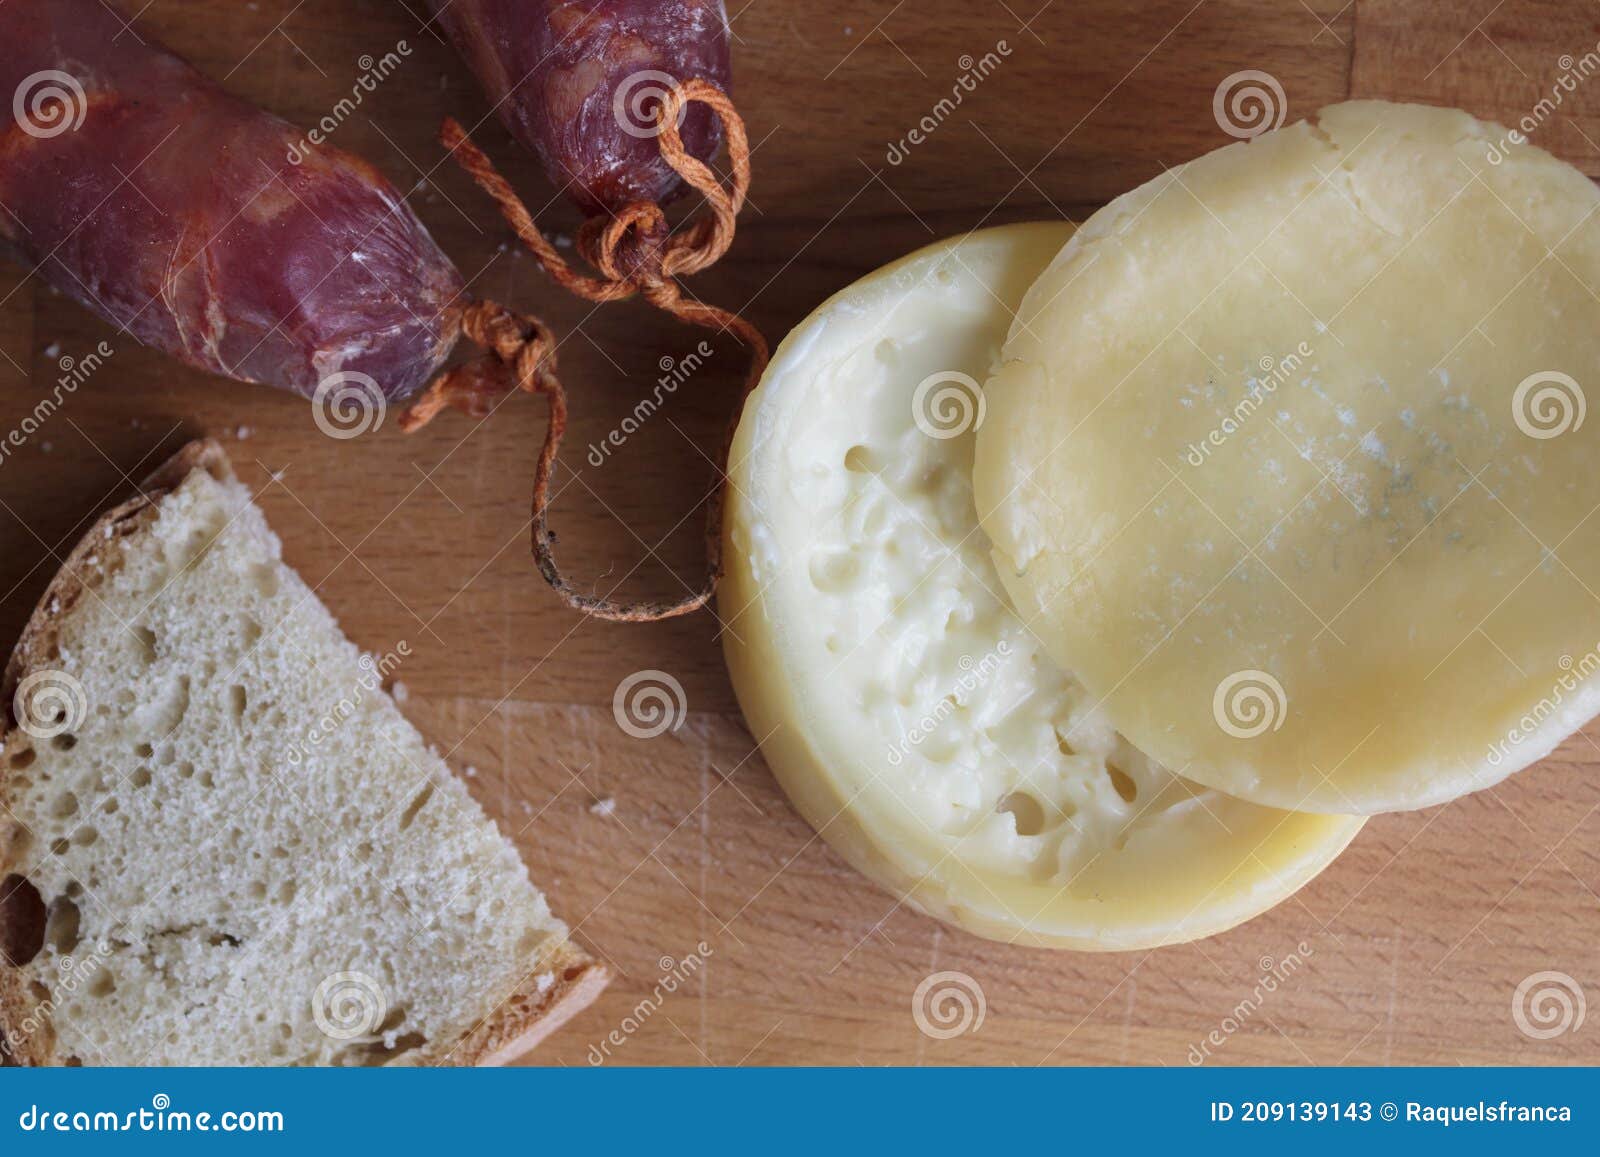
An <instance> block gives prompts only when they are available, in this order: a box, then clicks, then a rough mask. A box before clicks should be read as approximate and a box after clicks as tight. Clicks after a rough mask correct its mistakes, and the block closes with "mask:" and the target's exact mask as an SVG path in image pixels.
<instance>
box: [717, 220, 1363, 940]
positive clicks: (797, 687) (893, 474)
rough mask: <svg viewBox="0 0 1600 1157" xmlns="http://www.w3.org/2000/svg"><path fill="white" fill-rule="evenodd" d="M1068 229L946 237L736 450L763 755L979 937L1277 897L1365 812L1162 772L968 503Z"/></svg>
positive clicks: (1127, 930)
mask: <svg viewBox="0 0 1600 1157" xmlns="http://www.w3.org/2000/svg"><path fill="white" fill-rule="evenodd" d="M1070 234H1071V227H1070V226H1069V225H1065V224H1045V225H1020V226H1012V227H1008V228H1003V229H994V230H989V231H986V232H981V233H976V234H973V235H971V236H969V237H965V238H963V239H961V240H958V241H953V242H948V243H945V244H941V245H935V246H933V247H931V248H929V249H925V250H922V251H921V252H919V253H916V254H913V255H912V256H910V257H908V258H906V259H905V260H903V261H900V262H897V263H896V264H894V265H891V266H889V267H888V268H886V269H883V270H880V271H879V272H877V273H874V274H872V275H871V276H869V277H867V278H865V279H864V280H862V281H860V282H858V283H857V284H855V285H853V286H851V287H850V288H848V289H846V290H844V291H843V292H842V293H840V294H838V295H837V296H835V297H834V298H833V299H831V300H830V301H828V302H827V303H826V304H824V305H823V306H822V307H821V308H820V309H818V310H817V311H816V312H815V313H814V314H812V315H811V317H809V318H808V319H807V320H806V321H804V322H803V323H802V324H801V325H800V326H799V327H797V328H796V329H795V330H794V332H793V333H791V334H790V335H789V337H788V339H787V340H786V341H785V342H784V343H783V345H782V347H781V348H780V349H779V350H778V352H777V354H776V356H775V357H774V359H773V361H772V365H771V367H770V368H769V369H768V370H767V373H766V375H765V377H764V378H763V379H762V382H761V385H760V388H759V389H758V390H757V391H756V392H755V393H754V394H753V395H752V396H751V398H750V401H749V403H748V405H747V407H746V409H745V411H744V415H743V420H742V421H741V423H740V426H739V430H738V436H737V439H736V441H735V444H734V447H733V453H732V466H731V471H730V477H731V482H732V485H731V487H730V492H729V506H728V513H727V519H726V532H725V535H726V541H725V548H726V555H727V559H728V574H727V576H726V579H725V580H724V583H723V586H722V587H721V592H720V595H719V609H720V612H721V615H722V617H723V619H724V621H725V623H726V630H725V632H724V635H723V637H724V640H725V649H726V654H727V660H728V667H729V670H730V671H731V673H732V676H733V683H734V686H735V688H736V690H737V692H738V696H739V702H740V704H741V706H742V707H743V709H744V712H745V716H746V719H747V720H748V722H749V725H750V728H751V731H752V732H753V734H754V735H755V737H756V738H757V739H758V740H759V741H760V743H761V748H762V751H763V752H764V753H765V755H766V758H767V761H768V763H769V764H770V765H771V766H772V768H773V770H774V771H775V772H776V774H777V776H778V778H779V780H780V781H781V783H782V784H783V786H784V787H785V789H786V790H787V791H788V793H789V795H790V797H791V798H792V799H793V800H794V802H795V804H796V806H797V807H798V808H799V809H800V811H801V813H802V814H803V815H804V816H805V817H806V818H807V819H808V820H809V821H810V822H811V824H812V825H813V826H814V827H815V828H816V829H817V830H818V831H819V832H820V833H821V834H822V835H823V837H824V838H826V839H827V840H828V841H829V842H830V843H831V844H833V845H834V846H835V847H836V848H837V849H838V850H839V851H841V852H842V853H843V854H844V855H845V857H846V858H847V859H848V860H850V861H851V863H852V864H854V865H855V866H856V867H857V868H859V869H860V870H861V871H863V872H865V873H866V874H867V875H869V876H871V877H872V878H873V879H875V880H877V881H878V882H880V883H881V884H883V885H884V886H885V887H887V888H889V889H891V890H892V891H893V892H895V893H896V894H897V895H898V896H900V897H902V898H904V899H905V900H906V901H908V902H909V903H910V904H912V905H913V906H915V907H917V908H919V909H921V910H923V911H925V912H928V913H931V914H932V915H934V916H937V917H939V918H941V919H944V920H947V921H950V922H952V923H955V924H957V925H960V926H962V927H965V928H967V929H970V930H971V931H973V932H976V933H979V934H980V935H984V936H989V937H993V938H996V939H1002V940H1010V941H1019V942H1025V943H1029V944H1042V945H1055V946H1064V947H1070V948H1079V949H1134V948H1146V947H1152V946H1155V945H1159V944H1167V943H1173V942H1177V941H1183V940H1188V939H1193V938H1196V937H1200V936H1205V935H1209V934H1211V933H1214V932H1218V931H1221V930H1223V929H1225V928H1228V927H1230V926H1231V925H1233V924H1236V923H1238V922H1239V921H1241V920H1245V919H1248V918H1249V917H1251V916H1253V915H1255V914H1257V913H1259V912H1261V911H1263V910H1264V909H1266V908H1267V907H1269V906H1270V905H1272V904H1274V903H1276V902H1277V901H1279V900H1281V899H1283V898H1284V897H1285V896H1287V895H1289V894H1290V893H1292V892H1293V891H1294V890H1295V889H1296V888H1298V887H1300V886H1301V885H1302V884H1304V883H1305V882H1306V881H1307V880H1309V879H1310V878H1311V877H1312V876H1314V875H1315V874H1316V873H1317V872H1318V871H1320V870H1321V869H1322V868H1323V867H1324V866H1325V865H1326V864H1328V863H1329V862H1330V861H1331V860H1332V859H1333V858H1334V856H1335V855H1337V854H1338V852H1339V851H1340V849H1342V848H1343V847H1344V846H1345V844H1346V843H1348V842H1349V840H1350V839H1351V838H1352V837H1353V836H1354V835H1355V832H1356V830H1357V828H1358V827H1359V826H1360V823H1361V821H1360V820H1357V819H1349V818H1343V817H1329V816H1312V815H1305V814H1297V813H1293V812H1284V811H1277V810H1273V809H1269V808H1262V807H1257V806H1255V805H1253V804H1247V803H1243V802H1240V801H1238V800H1234V799H1230V798H1228V797H1226V796H1224V795H1221V794H1219V793H1217V792H1215V791H1211V790H1208V789H1205V788H1201V787H1199V786H1197V785H1195V784H1193V783H1190V782H1187V781H1185V780H1182V779H1179V778H1178V777H1176V776H1174V775H1172V774H1170V773H1169V772H1167V771H1165V770H1163V769H1162V768H1161V767H1160V766H1158V765H1157V764H1156V763H1154V762H1153V761H1151V760H1150V759H1149V758H1147V757H1146V756H1145V755H1143V754H1142V753H1140V752H1139V751H1138V750H1136V749H1135V748H1134V747H1133V746H1132V745H1131V744H1129V743H1128V742H1126V741H1125V740H1124V739H1123V738H1122V737H1121V736H1120V735H1118V734H1117V732H1116V730H1115V729H1114V728H1113V727H1112V726H1111V724H1110V722H1109V721H1108V719H1107V717H1106V716H1105V714H1104V712H1102V711H1100V710H1099V709H1098V707H1097V705H1096V704H1095V702H1094V700H1093V698H1092V697H1091V696H1090V695H1089V694H1087V693H1086V692H1085V690H1084V688H1083V686H1082V685H1081V684H1080V683H1079V682H1078V681H1077V679H1076V678H1074V676H1073V675H1072V674H1071V673H1070V672H1069V671H1067V670H1065V669H1063V668H1061V667H1060V666H1058V665H1057V664H1056V663H1055V662H1054V661H1052V660H1051V659H1050V658H1049V657H1048V656H1047V655H1046V654H1045V653H1044V652H1043V651H1042V650H1041V648H1040V647H1039V645H1038V642H1037V641H1036V640H1035V639H1034V637H1033V636H1032V634H1031V633H1030V632H1029V631H1028V629H1027V628H1026V627H1025V626H1024V624H1023V623H1022V622H1021V620H1019V619H1018V618H1017V616H1016V615H1015V614H1013V613H1012V611H1011V610H1010V608H1009V606H1008V604H1007V602H1006V600H1005V598H1004V595H1003V592H1002V588H1001V585H1000V581H999V578H998V576H997V575H996V574H995V571H994V568H993V565H992V564H991V562H990V560H989V547H988V543H987V541H986V540H985V538H984V535H983V532H982V531H981V530H980V529H979V527H978V521H977V511H976V509H975V507H974V505H973V498H972V486H971V464H972V451H973V431H974V428H975V427H979V426H980V425H981V423H982V421H983V418H984V409H985V403H984V400H983V397H982V394H981V392H980V390H979V386H978V382H979V380H980V379H981V378H982V377H983V376H984V375H985V374H986V373H988V372H989V371H990V370H991V369H992V368H993V366H994V364H995V360H996V358H997V357H998V355H999V352H1000V346H1001V343H1002V341H1003V340H1004V338H1005V334H1006V331H1007V328H1008V327H1009V326H1010V324H1011V320H1012V315H1013V312H1014V310H1015V308H1016V305H1017V303H1018V302H1020V301H1021V299H1022V296H1023V293H1024V292H1025V291H1026V290H1027V287H1028V285H1029V284H1030V283H1031V282H1032V281H1033V279H1034V277H1035V276H1036V275H1037V274H1038V273H1039V272H1040V270H1041V269H1043V268H1044V266H1045V265H1046V264H1047V263H1048V262H1049V260H1050V258H1051V256H1053V255H1054V254H1055V252H1056V251H1057V250H1058V249H1059V248H1060V247H1061V245H1062V243H1063V242H1065V241H1066V240H1067V238H1068V237H1069V236H1070Z"/></svg>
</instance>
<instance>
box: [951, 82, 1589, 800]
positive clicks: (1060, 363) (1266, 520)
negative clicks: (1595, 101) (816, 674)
mask: <svg viewBox="0 0 1600 1157" xmlns="http://www.w3.org/2000/svg"><path fill="white" fill-rule="evenodd" d="M1597 209H1600V193H1597V191H1596V189H1595V187H1594V185H1593V184H1592V183H1591V182H1590V181H1588V180H1587V179H1586V178H1585V177H1584V176H1583V175H1582V174H1580V173H1579V172H1578V171H1577V170H1575V169H1573V168H1571V167H1570V166H1568V165H1565V164H1562V163H1561V162H1559V161H1557V160H1555V159H1554V158H1552V157H1550V156H1549V155H1547V154H1545V153H1543V152H1541V151H1539V150H1538V149H1535V148H1532V147H1530V146H1527V145H1524V144H1519V143H1517V141H1516V139H1515V138H1514V135H1513V134H1510V133H1507V132H1506V131H1505V130H1503V129H1500V128H1499V127H1497V126H1495V125H1489V124H1484V123H1481V122H1479V121H1477V120H1474V119H1473V118H1472V117H1470V116H1468V115H1467V114H1465V113H1462V112H1458V111H1455V110H1452V109H1439V108H1426V107H1422V106H1418V105H1395V104H1385V103H1380V102H1354V103H1349V104H1341V105H1335V106H1333V107H1331V108H1327V109H1324V110H1323V111H1322V112H1321V114H1320V115H1319V116H1318V117H1317V118H1316V119H1315V120H1313V121H1310V122H1302V123H1298V124H1295V125H1292V126H1290V127H1287V128H1284V129H1282V130H1279V131H1277V132H1273V133H1269V134H1266V135H1263V136H1261V137H1258V138H1256V139H1255V140H1252V141H1250V142H1248V143H1239V144H1234V145H1230V146H1229V147H1227V148H1224V149H1221V150H1219V151H1217V152H1214V153H1211V154H1209V155H1207V156H1204V157H1201V158H1200V159H1199V160H1197V161H1194V162H1192V163H1190V164H1187V165H1184V166H1182V167H1180V168H1177V169H1174V170H1172V171H1171V172H1168V173H1165V174H1163V175H1162V176H1161V177H1159V178H1157V179H1156V180H1154V181H1151V182H1150V183H1149V184H1147V185H1145V186H1143V187H1142V188H1140V189H1137V190H1135V191H1134V192H1132V193H1129V194H1128V195H1127V196H1125V197H1122V198H1120V199H1118V200H1117V201H1115V202H1113V203H1112V204H1111V205H1109V206H1107V207H1106V208H1105V209H1103V210H1101V211H1100V212H1099V213H1097V214H1095V215H1094V217H1092V218H1091V219H1090V220H1089V221H1088V222H1086V223H1085V225H1084V227H1083V229H1082V230H1081V231H1080V232H1079V233H1078V235H1077V236H1076V237H1075V238H1074V240H1073V242H1072V243H1071V244H1070V245H1068V246H1067V247H1066V248H1065V249H1064V250H1063V251H1062V252H1061V253H1060V254H1059V256H1058V257H1057V258H1056V260H1055V261H1054V262H1053V263H1052V265H1051V267H1050V269H1049V270H1048V271H1047V272H1046V273H1045V274H1044V275H1043V276H1042V277H1041V278H1040V279H1039V281H1038V283H1037V284H1036V285H1034V287H1033V288H1032V290H1031V291H1030V293H1029V294H1028V297H1027V300H1026V302H1025V303H1024V305H1023V308H1022V311H1021V314H1020V315H1019V317H1018V319H1017V322H1016V324H1015V326H1014V327H1013V328H1012V331H1011V335H1010V339H1009V341H1008V342H1007V344H1006V349H1005V367H1004V369H1003V370H1002V371H1001V372H1000V373H999V374H998V376H997V377H996V378H995V379H994V380H993V381H992V382H990V383H989V384H988V403H989V406H988V408H989V414H988V421H987V423H986V424H985V426H984V427H983V429H982V431H981V432H980V433H979V435H978V449H977V460H976V467H975V470H976V474H975V482H976V491H977V499H978V508H979V510H980V511H981V512H982V515H983V524H984V527H985V529H986V530H987V531H988V533H989V535H990V537H991V538H992V539H993V541H994V547H995V561H996V563H997V568H998V570H999V572H1000V576H1001V579H1002V581H1003V582H1004V583H1005V585H1006V588H1007V589H1008V591H1009V592H1010V594H1011V596H1012V600H1013V602H1014V604H1015V605H1016V606H1017V607H1018V608H1019V610H1020V611H1021V613H1022V615H1023V617H1024V618H1025V619H1026V620H1027V622H1028V623H1029V625H1030V627H1031V628H1032V629H1033V630H1035V631H1037V632H1038V635H1039V637H1040V639H1041V640H1042V641H1043V643H1044V645H1045V647H1046V649H1047V650H1048V651H1049V652H1050V653H1051V654H1052V655H1053V656H1054V657H1055V658H1056V660H1057V661H1058V662H1060V663H1063V664H1067V665H1070V667H1071V669H1072V670H1073V671H1074V672H1076V673H1077V675H1078V676H1079V678H1081V679H1082V681H1083V683H1084V685H1085V686H1086V687H1088V688H1089V690H1090V691H1091V692H1092V693H1093V696H1094V698H1095V700H1096V701H1097V702H1102V703H1103V705H1104V708H1105V711H1106V715H1107V718H1109V719H1110V720H1111V721H1112V722H1113V723H1114V724H1115V725H1116V726H1117V727H1118V728H1120V729H1121V731H1122V732H1123V734H1125V735H1127V736H1128V737H1129V738H1130V739H1131V740H1132V741H1133V742H1134V743H1136V744H1138V745H1139V746H1140V748H1141V749H1143V750H1145V751H1147V752H1149V753H1151V755H1153V756H1154V757H1156V758H1158V759H1160V760H1162V761H1163V762H1164V763H1166V764H1167V765H1168V766H1170V767H1175V768H1181V769H1182V770H1183V774H1184V775H1185V776H1187V777H1189V778H1191V779H1194V780H1197V781H1199V782H1201V783H1206V784H1209V785H1211V786H1212V787H1216V788H1219V789H1221V790H1223V791H1227V792H1230V793H1232V794H1234V795H1237V796H1240V797H1242V798H1245V799H1249V800H1253V801H1255V802H1257V803H1262V804H1270V805H1272V806H1275V807H1286V808H1297V809H1304V810H1309V811H1320V812H1355V813H1361V814H1371V813H1374V812H1381V811H1391V810H1396V809H1402V808H1415V807H1422V806H1425V805H1429V804H1436V803H1439V802H1442V801H1445V800H1448V799H1452V798H1454V797H1456V796H1458V795H1460V794H1462V793H1463V792H1466V791H1470V790H1473V789H1476V788H1481V787H1484V786H1487V785H1489V784H1492V783H1494V782H1496V781H1498V780H1499V779H1501V778H1503V777H1504V776H1505V775H1507V774H1509V773H1510V772H1512V771H1514V770H1516V769H1518V768H1520V767H1524V766H1526V765H1527V764H1529V763H1531V762H1533V761H1534V760H1537V759H1539V758H1541V757H1542V756H1544V755H1545V754H1546V753H1548V752H1549V751H1550V750H1551V749H1552V747H1553V746H1554V745H1555V744H1556V743H1557V742H1558V741H1559V740H1560V739H1561V738H1562V737H1563V736H1565V735H1566V734H1568V733H1569V732H1571V731H1572V730H1573V729H1575V728H1576V727H1578V726H1579V725H1581V724H1582V722H1583V721H1584V720H1586V719H1588V718H1589V717H1590V716H1591V715H1593V714H1594V713H1595V712H1596V710H1597V709H1600V678H1596V677H1595V674H1596V672H1597V671H1600V651H1597V647H1600V643H1597V640H1600V521H1596V520H1595V518H1594V515H1595V514H1596V511H1597V509H1600V470H1596V468H1595V463H1596V462H1597V461H1600V421H1595V420H1593V419H1590V420H1589V421H1587V422H1585V421H1584V415H1585V410H1586V408H1587V407H1586V398H1585V391H1592V390H1594V389H1595V388H1596V387H1597V386H1600V339H1597V335H1600V214H1597V212H1596V210H1597Z"/></svg>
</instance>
